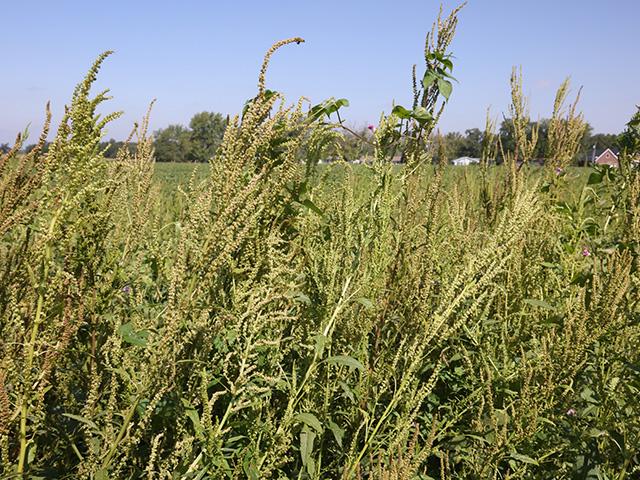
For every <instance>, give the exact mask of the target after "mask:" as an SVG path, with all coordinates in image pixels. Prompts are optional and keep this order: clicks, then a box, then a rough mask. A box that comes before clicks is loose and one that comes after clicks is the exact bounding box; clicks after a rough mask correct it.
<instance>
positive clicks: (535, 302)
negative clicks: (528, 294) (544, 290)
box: [524, 298, 555, 310]
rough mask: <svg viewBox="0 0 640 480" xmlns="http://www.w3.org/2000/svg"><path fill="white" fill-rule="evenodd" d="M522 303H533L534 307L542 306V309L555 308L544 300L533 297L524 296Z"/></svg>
mask: <svg viewBox="0 0 640 480" xmlns="http://www.w3.org/2000/svg"><path fill="white" fill-rule="evenodd" d="M524 303H528V304H529V305H533V306H534V307H538V308H542V309H544V310H555V309H554V308H553V307H552V306H551V305H550V304H548V303H547V302H545V301H544V300H538V299H535V298H525V300H524Z"/></svg>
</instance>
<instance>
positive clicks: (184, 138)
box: [0, 112, 619, 165]
mask: <svg viewBox="0 0 640 480" xmlns="http://www.w3.org/2000/svg"><path fill="white" fill-rule="evenodd" d="M227 122H228V119H227V117H225V116H223V115H222V114H220V113H216V112H200V113H196V114H195V115H194V116H193V117H192V118H191V120H190V121H189V125H188V126H184V125H180V124H172V125H169V126H167V127H166V128H161V129H159V130H156V131H155V132H154V133H153V138H154V148H155V157H156V161H158V162H207V161H209V159H210V158H211V157H213V156H214V154H215V152H216V150H217V148H218V146H219V145H220V143H221V142H222V137H223V135H224V130H225V128H226V125H227ZM536 123H537V124H538V127H539V134H538V143H537V146H536V150H535V154H534V157H535V158H538V159H544V157H545V152H546V150H547V141H548V139H547V132H548V127H549V120H548V119H543V120H541V121H539V122H536ZM533 125H534V123H533V122H532V123H531V124H530V128H532V127H533ZM373 130H374V126H372V125H369V126H368V127H363V128H361V129H359V130H358V131H354V132H353V133H347V134H346V135H345V136H344V143H343V149H342V154H343V156H344V159H345V160H347V161H353V160H358V159H361V158H365V157H368V156H370V154H371V151H372V148H371V145H370V144H369V143H367V141H366V140H367V139H369V141H370V140H371V137H372V131H373ZM498 136H499V138H500V143H501V145H502V151H499V152H498V158H497V159H495V160H496V161H497V162H501V161H502V155H503V153H507V152H513V151H514V148H515V139H514V135H513V131H512V123H511V121H510V120H509V119H505V120H503V121H502V123H501V124H500V128H499V130H498ZM483 139H484V132H483V131H482V130H480V129H478V128H470V129H467V130H465V131H464V133H461V132H450V133H447V134H445V135H443V136H442V142H443V147H444V152H445V153H446V155H447V158H449V159H450V160H452V159H454V158H459V157H474V158H478V157H480V155H481V153H482V142H483ZM123 146H125V142H122V141H117V140H114V139H111V140H108V141H104V142H102V143H100V149H101V150H103V152H104V156H105V157H106V158H116V155H117V153H118V150H120V149H121V148H122V147H123ZM34 147H35V144H31V145H27V146H26V147H25V149H24V150H25V152H27V153H28V152H29V151H30V150H31V149H33V148H34ZM129 148H131V149H134V148H135V144H130V145H129ZM607 148H611V149H612V150H614V151H615V150H617V149H619V135H616V134H610V133H595V134H594V133H593V128H592V127H591V125H587V129H586V130H585V133H584V135H583V138H582V140H581V142H580V149H579V151H578V153H577V154H576V156H575V158H574V163H576V164H578V165H584V164H586V163H588V162H590V161H591V160H592V159H593V156H594V155H596V154H600V153H601V152H602V151H604V150H605V149H607ZM45 149H46V147H45ZM8 150H9V144H7V143H3V144H0V153H5V152H7V151H8ZM436 160H437V159H436Z"/></svg>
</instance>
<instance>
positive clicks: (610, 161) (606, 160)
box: [594, 148, 619, 167]
mask: <svg viewBox="0 0 640 480" xmlns="http://www.w3.org/2000/svg"><path fill="white" fill-rule="evenodd" d="M594 163H595V164H596V165H611V166H612V167H618V166H619V164H618V155H616V154H615V153H613V152H612V151H611V149H610V148H607V149H606V150H605V151H604V152H602V153H601V154H600V156H599V157H598V158H596V159H595V161H594Z"/></svg>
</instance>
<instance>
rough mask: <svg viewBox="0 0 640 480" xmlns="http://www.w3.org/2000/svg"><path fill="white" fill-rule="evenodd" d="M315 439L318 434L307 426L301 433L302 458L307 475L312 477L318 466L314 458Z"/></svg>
mask: <svg viewBox="0 0 640 480" xmlns="http://www.w3.org/2000/svg"><path fill="white" fill-rule="evenodd" d="M315 438H316V434H315V433H314V432H313V431H311V430H309V428H308V427H306V426H305V427H304V428H303V429H302V431H301V432H300V457H301V458H302V464H303V465H304V466H305V467H306V468H307V473H308V474H309V475H310V476H312V477H313V476H314V474H315V471H316V464H315V462H314V460H313V457H312V454H313V442H314V440H315Z"/></svg>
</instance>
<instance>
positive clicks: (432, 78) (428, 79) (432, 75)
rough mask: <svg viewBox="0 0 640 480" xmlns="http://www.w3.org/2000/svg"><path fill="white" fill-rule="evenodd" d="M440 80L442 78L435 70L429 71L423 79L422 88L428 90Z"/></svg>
mask: <svg viewBox="0 0 640 480" xmlns="http://www.w3.org/2000/svg"><path fill="white" fill-rule="evenodd" d="M439 78H441V76H440V75H438V73H437V72H435V71H434V70H427V71H426V72H425V74H424V77H422V86H423V87H424V88H425V89H427V88H429V87H430V86H431V85H432V84H434V83H435V82H436V80H438V79H439Z"/></svg>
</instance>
